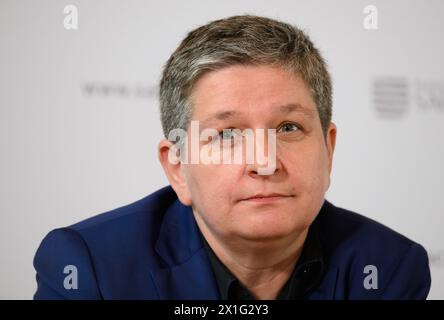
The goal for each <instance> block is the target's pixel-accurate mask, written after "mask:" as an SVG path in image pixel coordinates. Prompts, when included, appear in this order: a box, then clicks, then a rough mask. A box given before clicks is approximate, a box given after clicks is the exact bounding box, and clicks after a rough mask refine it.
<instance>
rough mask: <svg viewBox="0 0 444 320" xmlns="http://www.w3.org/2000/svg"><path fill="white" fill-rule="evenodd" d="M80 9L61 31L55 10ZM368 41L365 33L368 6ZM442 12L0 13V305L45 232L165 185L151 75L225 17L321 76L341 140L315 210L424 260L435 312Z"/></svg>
mask: <svg viewBox="0 0 444 320" xmlns="http://www.w3.org/2000/svg"><path fill="white" fill-rule="evenodd" d="M68 4H73V5H75V6H76V7H77V8H78V15H79V20H78V23H79V29H78V30H66V29H65V28H64V25H63V20H64V18H65V15H64V13H63V8H64V7H65V6H66V5H68ZM369 4H371V5H375V6H376V8H377V9H378V29H377V30H367V29H365V28H364V26H363V21H364V19H365V16H366V15H365V14H364V13H363V10H364V7H365V6H366V5H369ZM442 12H444V1H440V0H434V1H433V0H428V1H419V0H418V1H401V0H398V1H394V0H392V1H379V0H378V1H374V0H372V1H371V2H369V1H362V0H340V1H339V0H335V1H313V0H307V1H302V0H298V1H295V0H286V1H277V0H274V1H269V0H266V1H257V0H255V1H238V0H230V1H191V0H187V1H169V0H163V1H159V2H154V1H152V2H151V1H104V0H101V1H98V0H95V1H62V0H61V1H54V0H48V1H16V0H6V1H5V0H0V90H1V94H0V130H1V131H0V133H1V134H0V146H1V149H0V154H1V157H0V200H1V201H0V259H1V260H0V268H1V273H0V298H4V299H11V298H20V299H29V298H31V297H32V295H33V293H34V291H35V287H36V286H35V280H34V277H35V274H34V269H33V267H32V259H33V256H34V253H35V251H36V249H37V247H38V245H39V243H40V241H41V240H42V238H43V237H44V235H45V234H46V233H47V232H48V231H50V230H51V229H53V228H56V227H61V226H67V225H70V224H72V223H74V222H77V221H79V220H81V219H84V218H87V217H90V216H92V215H95V214H98V213H101V212H104V211H107V210H110V209H113V208H115V207H118V206H122V205H124V204H128V203H131V202H133V201H135V200H138V199H140V198H142V197H144V196H145V195H147V194H149V193H151V192H152V191H154V190H156V189H158V188H160V187H162V186H164V185H166V184H167V180H166V178H165V177H164V175H163V171H162V169H161V166H160V165H159V164H158V161H157V156H156V147H157V143H158V141H159V139H160V138H161V136H162V135H161V126H160V121H159V112H158V102H157V97H156V90H157V84H158V81H159V78H160V72H161V67H162V65H163V64H164V62H165V61H166V60H167V58H168V57H169V55H170V54H171V53H172V51H173V50H174V49H175V48H176V46H177V45H178V44H179V41H180V40H181V39H182V38H183V37H184V36H185V34H186V33H187V32H188V31H190V30H191V29H193V28H195V27H197V26H199V25H201V24H204V23H206V22H209V21H211V20H213V19H216V18H222V17H227V16H231V15H234V14H243V13H251V14H258V15H266V16H269V17H272V18H278V19H282V20H284V21H286V22H290V23H294V24H296V25H298V26H299V27H301V28H303V29H305V30H306V31H307V32H308V33H309V35H310V36H311V37H312V39H313V41H314V42H315V44H316V45H317V46H318V47H319V48H320V50H321V51H322V53H323V55H324V56H325V58H326V59H327V61H328V62H329V65H330V71H331V73H332V76H333V81H334V110H333V121H334V122H335V123H336V124H337V126H338V137H337V139H338V140H337V147H336V153H335V159H334V166H333V176H332V184H331V187H330V190H329V192H328V194H327V199H329V200H330V201H331V202H333V203H334V204H336V205H337V206H342V207H345V208H347V209H350V210H354V211H357V212H359V213H361V214H364V215H367V216H369V217H371V218H373V219H375V220H378V221H380V222H382V223H384V224H386V225H388V226H389V227H391V228H393V229H395V230H397V231H399V232H401V233H403V234H404V235H406V236H408V237H410V238H412V239H414V240H415V241H417V242H419V243H421V244H422V245H424V246H425V248H426V249H427V251H428V253H429V257H430V261H431V270H432V289H431V293H430V295H429V298H432V299H442V298H444V283H443V280H444V241H443V240H444V236H443V235H442V233H441V232H440V231H441V228H442V223H443V218H442V213H443V209H444V205H443V204H442V202H441V201H442V200H441V198H442V197H443V196H444V193H443V188H442V186H441V184H442V181H444V170H443V163H444V150H443V148H444V143H443V142H442V129H441V126H442V123H443V121H444V68H443V63H442V57H444V44H443V41H442V31H444V19H442Z"/></svg>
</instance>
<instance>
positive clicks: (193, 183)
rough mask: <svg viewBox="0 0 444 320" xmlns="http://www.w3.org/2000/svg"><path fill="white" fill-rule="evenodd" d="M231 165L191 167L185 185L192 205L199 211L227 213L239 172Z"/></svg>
mask: <svg viewBox="0 0 444 320" xmlns="http://www.w3.org/2000/svg"><path fill="white" fill-rule="evenodd" d="M234 167H235V166H232V165H191V167H190V168H189V170H187V171H188V173H187V177H186V179H187V185H188V189H189V192H190V194H191V198H192V203H193V205H194V206H196V207H197V208H199V209H200V210H201V211H202V210H203V211H204V212H207V211H209V210H211V211H213V212H216V210H214V208H218V210H217V211H227V210H228V208H229V206H230V205H231V203H232V202H233V199H232V194H233V186H235V185H236V181H237V179H238V175H239V170H238V168H237V167H236V168H234Z"/></svg>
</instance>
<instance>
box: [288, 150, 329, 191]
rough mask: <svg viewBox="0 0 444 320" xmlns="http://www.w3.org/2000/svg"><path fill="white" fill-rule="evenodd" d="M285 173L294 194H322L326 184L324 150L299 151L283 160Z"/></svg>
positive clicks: (326, 171) (325, 156)
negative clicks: (285, 165) (285, 167)
mask: <svg viewBox="0 0 444 320" xmlns="http://www.w3.org/2000/svg"><path fill="white" fill-rule="evenodd" d="M285 162H286V163H287V171H288V173H289V176H290V180H292V185H293V186H294V188H295V190H294V191H295V192H296V193H306V194H307V193H308V194H313V196H315V194H319V193H324V192H325V188H326V186H327V184H328V180H329V173H328V162H327V155H326V152H325V150H323V148H322V147H319V148H312V147H311V148H306V149H300V150H298V152H297V153H293V154H291V156H289V157H287V159H286V160H285Z"/></svg>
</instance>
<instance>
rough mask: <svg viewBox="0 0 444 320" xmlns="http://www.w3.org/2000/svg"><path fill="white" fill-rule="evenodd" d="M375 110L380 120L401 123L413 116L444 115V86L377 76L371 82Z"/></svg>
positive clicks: (437, 82) (432, 81)
mask: <svg viewBox="0 0 444 320" xmlns="http://www.w3.org/2000/svg"><path fill="white" fill-rule="evenodd" d="M371 97H372V104H373V109H374V110H375V112H376V114H377V116H378V117H380V118H384V119H395V120H396V119H400V118H402V117H405V116H406V115H407V114H408V113H410V112H430V113H432V112H434V113H436V112H439V113H442V112H444V82H440V81H436V80H423V79H415V80H409V79H408V78H406V77H393V76H378V77H375V78H374V79H373V81H372V87H371Z"/></svg>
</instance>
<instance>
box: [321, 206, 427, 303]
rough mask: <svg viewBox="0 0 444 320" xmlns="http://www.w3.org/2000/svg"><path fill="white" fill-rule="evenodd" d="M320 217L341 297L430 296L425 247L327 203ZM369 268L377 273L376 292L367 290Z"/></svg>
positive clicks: (378, 223)
mask: <svg viewBox="0 0 444 320" xmlns="http://www.w3.org/2000/svg"><path fill="white" fill-rule="evenodd" d="M319 218H320V225H321V228H320V229H321V232H320V235H321V236H320V237H321V239H322V244H323V248H324V250H325V256H326V259H327V263H328V265H329V267H330V268H332V269H335V270H339V271H338V274H337V278H338V280H339V281H340V284H339V285H338V288H342V289H341V290H343V292H342V297H343V298H363V299H368V298H392V299H400V298H406V299H425V298H426V297H427V294H428V291H429V289H430V283H431V279H430V270H429V262H428V256H427V251H426V250H425V249H424V247H423V246H422V245H420V244H419V243H417V242H415V241H413V240H411V239H409V238H408V237H406V236H404V235H402V234H400V233H399V232H397V231H395V230H393V229H391V228H389V227H387V226H385V225H384V224H382V223H380V222H377V221H375V220H373V219H370V218H368V217H365V216H363V215H361V214H358V213H356V212H353V211H350V210H347V209H344V208H340V207H336V206H334V205H333V204H331V203H329V202H326V205H325V207H323V209H322V211H321V212H320V217H319ZM371 270H375V271H376V272H377V275H378V285H377V286H376V287H377V290H367V288H365V286H364V285H363V283H364V279H365V277H366V272H370V271H371ZM341 283H342V284H348V285H347V286H345V285H343V286H342V285H341ZM338 294H339V296H341V293H340V292H339V293H338Z"/></svg>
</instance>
